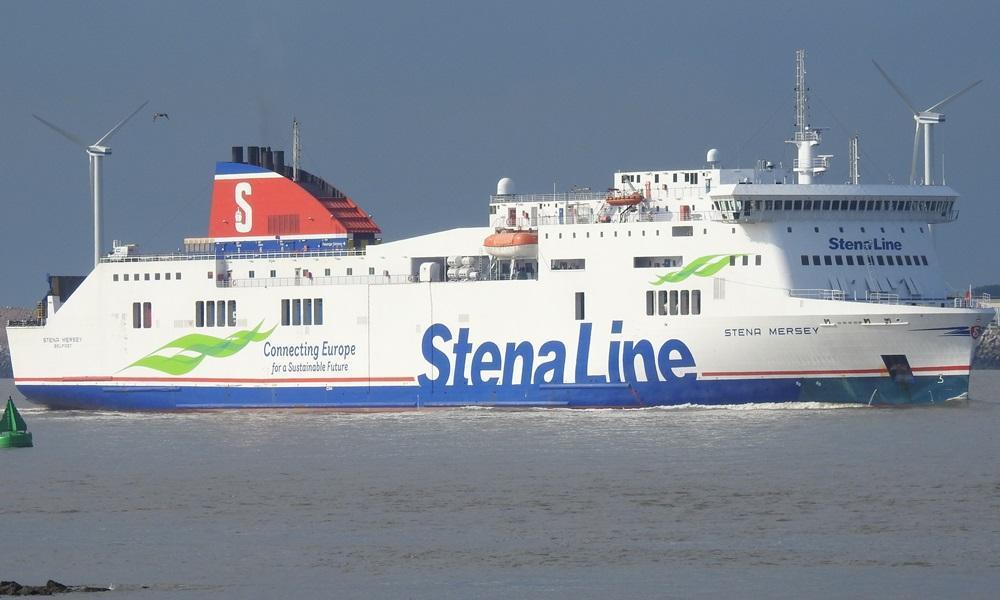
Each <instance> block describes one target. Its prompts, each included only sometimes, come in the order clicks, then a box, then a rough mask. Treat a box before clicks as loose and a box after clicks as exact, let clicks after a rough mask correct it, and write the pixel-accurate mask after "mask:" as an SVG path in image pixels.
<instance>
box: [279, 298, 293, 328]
mask: <svg viewBox="0 0 1000 600" xmlns="http://www.w3.org/2000/svg"><path fill="white" fill-rule="evenodd" d="M281 324H282V325H291V324H292V302H291V300H287V299H282V300H281Z"/></svg>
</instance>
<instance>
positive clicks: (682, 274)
mask: <svg viewBox="0 0 1000 600" xmlns="http://www.w3.org/2000/svg"><path fill="white" fill-rule="evenodd" d="M737 256H746V254H707V255H705V256H699V257H698V258H696V259H694V260H693V261H691V262H690V263H688V265H687V266H686V267H684V268H683V269H681V270H680V271H674V272H673V273H667V274H666V275H660V276H659V277H658V278H657V279H656V280H655V281H650V282H649V283H650V284H651V285H663V284H664V283H680V282H681V281H684V280H685V279H687V278H688V277H690V276H692V275H697V276H698V277H711V276H712V275H715V274H716V273H718V272H719V271H721V270H722V269H724V268H726V267H727V266H729V261H730V259H731V258H734V257H737Z"/></svg>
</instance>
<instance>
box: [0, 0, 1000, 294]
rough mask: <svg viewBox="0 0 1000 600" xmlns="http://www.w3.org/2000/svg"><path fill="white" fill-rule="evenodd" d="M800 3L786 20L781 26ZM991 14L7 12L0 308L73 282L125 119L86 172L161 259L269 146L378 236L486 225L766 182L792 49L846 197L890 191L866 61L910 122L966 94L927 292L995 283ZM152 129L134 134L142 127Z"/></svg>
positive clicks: (205, 7) (537, 9) (883, 129)
mask: <svg viewBox="0 0 1000 600" xmlns="http://www.w3.org/2000/svg"><path fill="white" fill-rule="evenodd" d="M809 4H814V5H815V6H814V7H812V8H809V9H803V8H801V6H803V5H809ZM998 7H1000V5H998V4H996V3H991V2H974V3H966V2H948V3H938V2H929V1H926V0H918V1H914V2H908V3H897V2H891V3H889V2H887V3H881V2H828V3H792V2H789V3H772V2H760V1H755V2H742V1H726V2H706V1H697V2H686V3H683V4H682V3H670V2H613V3H612V2H608V3H603V2H565V1H563V2H543V1H538V0H534V1H531V2H516V1H509V2H502V3H496V4H493V3H490V4H480V3H477V2H459V1H456V2H412V3H411V2H398V3H376V2H372V1H364V2H345V1H338V2H321V1H316V2H287V1H278V2H266V3H265V2H254V3H235V2H234V3H214V2H155V3H153V2H102V3H99V4H98V3H83V2H61V3H53V2H44V3H43V2H18V3H5V4H4V5H3V19H2V20H0V77H2V78H3V79H2V85H0V139H2V140H3V144H2V146H0V189H2V190H3V192H2V193H3V195H2V197H0V243H2V248H3V251H2V255H0V282H2V284H0V305H3V304H14V305H27V304H32V303H34V302H35V301H36V300H38V299H39V298H40V297H41V296H42V294H43V293H44V292H45V282H44V275H45V274H46V273H60V274H84V273H87V272H88V271H89V269H90V263H91V260H92V258H91V252H92V250H91V248H92V241H91V240H92V229H91V225H90V220H91V212H90V211H91V208H90V204H89V197H88V189H87V166H86V165H87V163H86V157H85V154H84V152H83V151H82V150H81V149H79V148H75V147H74V146H72V145H71V144H69V143H68V142H67V141H66V140H64V139H62V138H60V137H59V136H57V135H56V134H54V133H53V132H51V131H50V130H48V129H46V128H45V127H43V126H42V125H41V124H40V123H38V122H37V121H35V120H34V119H32V118H31V113H33V112H34V113H38V114H40V115H41V116H43V117H45V118H47V119H48V120H50V121H53V122H55V123H57V124H59V125H61V126H63V127H64V128H66V129H69V130H71V131H74V132H76V133H77V134H79V135H80V136H81V137H82V138H84V139H85V140H88V141H96V139H97V138H98V137H99V136H100V135H102V134H103V133H104V132H105V131H106V130H107V129H108V128H110V127H111V126H112V125H113V124H114V123H115V122H116V121H117V120H118V119H120V118H121V117H123V116H125V115H127V114H128V113H129V112H130V111H131V110H132V109H133V108H135V107H136V106H138V104H139V103H140V102H142V101H143V100H145V99H147V98H148V99H150V100H151V102H150V104H149V106H148V107H147V110H145V111H144V112H143V113H141V114H140V115H138V116H137V117H136V119H135V120H134V121H133V122H132V123H130V124H129V125H128V126H127V127H126V128H125V129H123V130H122V131H121V132H120V133H119V134H118V135H116V137H115V138H114V139H113V141H112V144H111V145H112V147H113V149H114V154H113V156H111V157H110V158H109V159H107V160H106V162H105V186H106V195H105V200H106V204H105V210H106V215H107V217H106V221H105V222H106V225H105V227H106V229H105V232H106V233H105V236H106V239H107V241H108V242H109V243H110V241H111V240H112V239H125V240H128V241H132V242H136V243H138V244H140V247H141V248H143V249H144V250H147V251H151V250H169V249H175V248H178V247H179V246H180V244H181V240H182V239H183V238H184V237H193V236H199V235H204V233H205V231H206V228H207V216H208V208H209V198H210V192H211V179H212V171H213V167H214V162H215V161H216V160H227V159H228V156H229V147H230V146H231V145H233V144H264V145H270V146H272V147H283V148H286V149H288V148H289V146H290V143H289V142H290V137H291V135H290V122H291V118H292V116H293V115H295V116H297V117H298V118H299V119H300V121H301V122H302V127H303V147H304V166H305V167H306V168H308V169H309V170H311V171H313V172H315V173H318V174H321V175H323V176H324V177H326V178H327V179H328V180H330V181H331V182H332V183H334V184H335V185H337V186H338V187H340V188H341V189H343V190H344V191H346V192H347V193H348V194H349V195H351V196H352V197H353V198H355V199H356V200H357V201H358V202H359V203H360V204H361V205H362V206H363V207H365V208H366V209H367V210H369V211H370V212H371V213H372V214H373V215H374V217H375V219H376V221H377V222H378V223H379V225H380V226H381V227H382V229H383V237H384V238H385V239H386V240H391V239H398V238H400V237H406V236H410V235H415V234H419V233H426V232H429V231H434V230H439V229H444V228H450V227H458V226H464V225H484V224H486V223H487V202H488V195H489V194H490V193H491V192H492V191H493V190H494V189H495V185H496V181H497V179H499V178H500V177H502V176H509V177H512V178H514V180H515V181H516V182H517V186H518V190H519V191H525V192H528V191H538V192H545V191H551V190H552V186H553V183H555V184H556V186H557V187H558V188H559V189H566V188H568V187H569V186H571V185H574V184H576V185H589V186H592V187H594V188H595V189H603V188H605V187H607V186H608V185H609V184H610V180H611V173H612V172H613V171H614V170H615V169H621V168H629V169H632V168H634V169H640V168H641V169H648V168H682V167H689V166H697V165H701V164H702V162H703V160H704V156H705V150H707V149H708V148H710V147H717V148H719V149H720V150H721V151H722V157H723V163H724V165H725V166H736V163H737V160H738V161H739V163H740V164H741V165H742V166H751V165H752V164H753V163H754V161H755V160H756V159H757V158H769V159H771V160H774V161H775V162H777V161H783V162H786V163H787V162H789V161H790V159H791V158H792V148H791V147H790V145H788V144H784V143H783V140H784V139H786V137H787V136H788V135H789V134H790V133H791V131H792V122H793V115H792V100H793V95H792V94H793V92H792V87H793V74H794V65H793V63H794V53H793V51H794V49H795V48H800V47H803V48H806V50H807V52H808V58H807V66H808V73H809V85H810V87H811V89H812V91H813V99H812V119H811V121H812V123H813V124H814V125H817V126H828V127H830V128H831V129H830V131H829V132H828V133H827V134H826V136H825V138H824V145H823V146H822V147H821V148H822V150H823V152H824V153H833V154H835V155H836V156H835V158H834V163H833V164H834V166H833V169H832V170H831V173H830V174H829V175H828V177H827V180H828V181H832V182H840V181H843V180H845V179H846V174H847V137H848V135H849V134H850V132H852V131H854V130H857V131H859V132H860V133H861V146H862V152H863V154H865V156H866V157H867V160H865V161H863V164H862V179H863V181H865V182H872V183H875V182H878V183H881V182H886V181H887V178H888V177H889V175H890V174H891V176H893V177H894V178H895V180H896V181H897V182H905V181H906V180H907V178H908V175H909V163H910V151H911V143H912V137H913V121H912V118H911V117H910V115H909V114H908V113H907V110H906V108H905V107H904V105H903V104H902V102H901V101H900V100H899V99H898V98H897V97H896V96H895V95H894V94H893V92H892V91H891V90H890V89H889V88H888V86H887V85H886V84H885V83H884V81H882V80H881V78H880V76H879V75H878V73H877V72H876V71H875V69H874V68H873V67H872V65H871V59H872V58H875V59H877V60H878V61H879V62H880V63H881V64H882V65H883V66H884V67H886V69H888V70H889V72H890V73H891V74H892V75H893V76H894V78H895V79H896V81H897V82H898V83H899V84H900V85H901V86H902V87H903V88H904V89H905V90H906V91H907V92H908V94H909V95H910V97H911V98H912V99H913V101H914V102H915V103H917V104H918V105H920V106H921V107H923V106H929V105H930V104H932V103H934V102H937V101H938V100H940V99H941V98H943V97H944V96H946V95H947V94H950V93H951V92H953V91H955V90H957V89H959V88H961V87H963V86H964V85H966V84H967V83H969V82H970V81H972V80H975V79H980V78H983V79H985V82H984V83H983V84H982V85H980V86H979V87H977V88H976V89H975V90H973V91H972V92H970V93H969V94H968V95H967V96H964V97H962V98H961V99H959V100H956V101H955V102H954V103H953V104H951V105H949V106H948V107H947V110H946V111H945V112H946V114H947V117H948V122H947V123H945V124H944V125H942V126H939V128H938V129H937V133H936V136H937V137H936V150H937V154H938V156H940V153H942V152H943V153H944V155H945V169H946V176H947V179H948V183H949V184H950V185H952V186H953V187H955V188H956V189H957V190H958V191H959V192H961V193H962V195H963V200H962V204H961V216H960V218H959V221H958V222H957V223H955V224H949V225H944V226H941V227H940V228H938V233H937V235H938V241H939V245H940V247H941V250H942V255H943V258H944V260H945V264H946V272H947V276H948V279H949V282H950V283H951V284H952V285H953V286H955V287H956V288H960V287H963V286H965V285H967V284H968V283H975V284H979V283H993V282H998V281H1000V273H998V269H997V268H996V266H995V257H994V254H995V249H994V240H995V227H996V224H997V223H998V216H1000V209H998V208H997V204H996V201H995V199H994V198H993V193H991V192H990V191H989V190H990V189H991V188H992V187H993V185H994V184H995V181H996V180H997V176H996V175H995V174H994V171H995V168H994V167H993V165H992V163H993V162H994V161H996V160H998V159H1000V152H998V145H1000V120H998V119H997V116H996V115H995V114H994V113H993V112H991V111H995V110H996V109H997V107H998V106H1000V68H998V67H1000V36H998V35H997V34H996V32H995V28H996V26H997V23H1000V8H998ZM161 111H162V112H167V113H169V114H170V120H169V121H163V120H160V121H157V122H156V123H154V122H153V120H152V118H151V116H152V113H153V112H161Z"/></svg>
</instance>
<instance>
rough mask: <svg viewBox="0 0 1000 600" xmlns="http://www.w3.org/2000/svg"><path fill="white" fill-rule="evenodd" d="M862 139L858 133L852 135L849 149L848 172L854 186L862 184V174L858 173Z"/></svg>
mask: <svg viewBox="0 0 1000 600" xmlns="http://www.w3.org/2000/svg"><path fill="white" fill-rule="evenodd" d="M860 138H861V136H860V135H858V134H857V133H855V134H854V135H852V136H851V144H850V146H849V147H848V149H847V157H848V158H847V161H848V166H847V170H848V177H849V178H850V180H851V184H852V185H858V183H860V182H861V173H860V172H859V171H858V160H859V158H860V156H861V153H860V152H858V140H859V139H860Z"/></svg>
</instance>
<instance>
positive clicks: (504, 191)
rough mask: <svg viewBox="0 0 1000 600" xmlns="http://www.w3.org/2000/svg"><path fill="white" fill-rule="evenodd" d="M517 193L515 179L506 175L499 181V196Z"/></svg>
mask: <svg viewBox="0 0 1000 600" xmlns="http://www.w3.org/2000/svg"><path fill="white" fill-rule="evenodd" d="M515 193H516V192H515V191H514V180H513V179H511V178H510V177H504V178H503V179H501V180H500V181H498V182H497V196H510V195H512V194H515Z"/></svg>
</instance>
